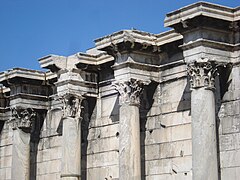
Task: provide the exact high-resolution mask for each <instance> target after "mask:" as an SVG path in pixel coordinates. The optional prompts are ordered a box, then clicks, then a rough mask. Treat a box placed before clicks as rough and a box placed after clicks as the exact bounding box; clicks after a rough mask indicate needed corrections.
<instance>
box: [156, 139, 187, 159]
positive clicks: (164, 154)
mask: <svg viewBox="0 0 240 180" xmlns="http://www.w3.org/2000/svg"><path fill="white" fill-rule="evenodd" d="M159 146H160V151H159V154H160V158H173V157H184V156H189V155H191V154H192V141H191V140H183V141H176V142H169V143H162V144H160V145H159Z"/></svg>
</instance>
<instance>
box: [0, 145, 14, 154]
mask: <svg viewBox="0 0 240 180" xmlns="http://www.w3.org/2000/svg"><path fill="white" fill-rule="evenodd" d="M11 155H12V145H8V146H2V147H0V157H4V156H11Z"/></svg>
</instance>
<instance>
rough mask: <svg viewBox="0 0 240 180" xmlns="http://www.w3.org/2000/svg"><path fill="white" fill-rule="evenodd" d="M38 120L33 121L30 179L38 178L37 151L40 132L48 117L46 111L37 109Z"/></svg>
mask: <svg viewBox="0 0 240 180" xmlns="http://www.w3.org/2000/svg"><path fill="white" fill-rule="evenodd" d="M36 112H37V120H36V121H35V122H34V123H33V128H32V130H31V137H30V180H36V179H37V153H38V144H39V141H40V133H41V129H42V126H43V122H44V119H45V117H46V111H36Z"/></svg>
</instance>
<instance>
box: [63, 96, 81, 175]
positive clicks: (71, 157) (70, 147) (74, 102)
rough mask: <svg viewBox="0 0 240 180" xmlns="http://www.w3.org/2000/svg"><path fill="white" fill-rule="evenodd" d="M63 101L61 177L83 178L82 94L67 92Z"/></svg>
mask: <svg viewBox="0 0 240 180" xmlns="http://www.w3.org/2000/svg"><path fill="white" fill-rule="evenodd" d="M61 99H62V102H63V131H62V173H61V179H66V180H70V179H71V180H81V119H82V118H81V116H80V114H81V102H82V100H83V97H82V96H77V95H72V94H66V95H64V96H62V98H61Z"/></svg>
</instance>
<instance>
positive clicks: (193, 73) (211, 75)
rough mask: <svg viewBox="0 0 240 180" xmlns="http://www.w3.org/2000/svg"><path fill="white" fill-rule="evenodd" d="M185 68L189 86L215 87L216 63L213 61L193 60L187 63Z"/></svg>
mask: <svg viewBox="0 0 240 180" xmlns="http://www.w3.org/2000/svg"><path fill="white" fill-rule="evenodd" d="M187 70H188V75H189V77H190V86H191V88H193V89H194V88H200V87H205V88H209V89H214V88H215V77H216V75H218V73H217V71H218V65H217V64H216V63H215V62H212V61H210V62H194V63H192V64H188V68H187Z"/></svg>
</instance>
